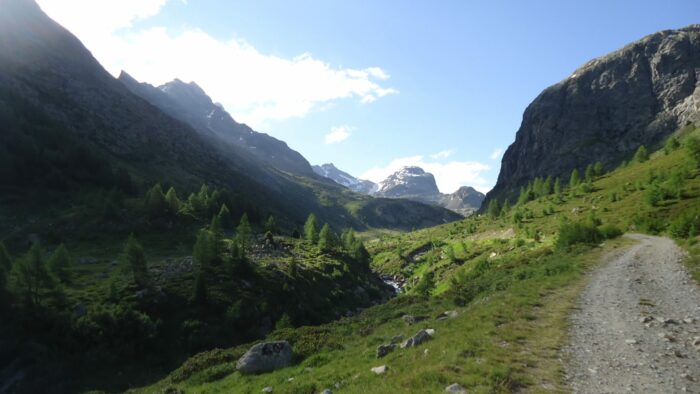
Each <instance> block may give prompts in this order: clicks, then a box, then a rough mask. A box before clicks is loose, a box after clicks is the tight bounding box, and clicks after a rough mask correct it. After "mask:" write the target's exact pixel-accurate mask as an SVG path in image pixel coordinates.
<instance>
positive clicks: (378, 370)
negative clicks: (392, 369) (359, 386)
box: [370, 365, 389, 375]
mask: <svg viewBox="0 0 700 394" xmlns="http://www.w3.org/2000/svg"><path fill="white" fill-rule="evenodd" d="M388 370H389V367H387V366H386V365H380V366H378V367H374V368H372V369H371V370H370V371H372V372H374V373H375V374H377V375H382V374H384V373H385V372H386V371H388Z"/></svg>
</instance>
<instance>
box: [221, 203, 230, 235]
mask: <svg viewBox="0 0 700 394" xmlns="http://www.w3.org/2000/svg"><path fill="white" fill-rule="evenodd" d="M219 223H221V228H222V229H225V230H230V229H231V228H232V227H233V222H232V221H231V211H229V209H228V207H227V206H226V204H221V209H219Z"/></svg>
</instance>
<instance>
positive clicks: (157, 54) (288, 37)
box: [38, 0, 700, 193]
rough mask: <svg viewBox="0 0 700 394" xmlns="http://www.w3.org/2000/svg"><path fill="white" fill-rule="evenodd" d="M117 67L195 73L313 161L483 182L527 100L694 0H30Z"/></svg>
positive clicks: (371, 174) (689, 16)
mask: <svg viewBox="0 0 700 394" xmlns="http://www.w3.org/2000/svg"><path fill="white" fill-rule="evenodd" d="M38 3H39V5H40V6H41V7H42V9H43V10H44V11H45V12H46V13H47V14H48V15H49V16H51V17H52V18H54V19H55V20H57V21H58V22H59V23H61V24H62V25H64V26H65V27H67V28H68V29H69V30H71V31H72V32H73V33H74V34H75V35H77V36H78V38H79V39H81V41H82V42H83V43H84V44H85V45H86V46H87V48H88V49H89V50H91V51H92V53H93V55H94V56H95V57H96V58H97V60H99V61H100V63H101V64H102V65H103V66H104V67H105V68H106V69H107V70H108V71H109V72H110V73H112V74H113V75H115V76H117V75H118V74H119V72H120V71H121V70H125V71H127V72H128V73H129V74H131V75H132V76H133V77H134V78H136V79H137V80H139V81H142V82H148V83H151V84H154V85H159V84H163V83H165V82H167V81H170V80H172V79H174V78H179V79H181V80H183V81H185V82H191V81H194V82H196V83H197V84H198V85H199V86H201V87H202V88H203V89H204V90H205V91H206V92H207V93H208V94H209V95H210V96H211V97H212V99H213V100H214V101H215V102H219V103H221V104H222V105H223V106H224V107H225V108H226V109H227V110H228V112H229V113H231V115H232V116H233V117H234V119H236V120H237V121H239V122H242V123H246V124H248V125H250V126H251V127H253V128H254V129H255V130H257V131H260V132H264V133H267V134H270V135H272V136H274V137H276V138H279V139H281V140H284V141H285V142H287V143H288V144H289V146H290V147H291V148H292V149H295V150H297V151H299V152H300V153H301V154H303V155H304V156H305V157H306V158H307V159H308V160H309V161H310V162H311V163H312V164H322V163H329V162H332V163H334V164H335V165H336V166H337V167H338V168H340V169H342V170H344V171H346V172H349V173H350V174H353V175H355V176H358V177H361V178H364V179H369V180H372V181H375V182H379V181H381V180H383V179H384V178H385V177H386V176H388V175H389V174H391V173H392V172H394V171H396V170H397V169H399V168H400V167H401V166H405V165H417V166H420V167H422V168H423V169H425V170H426V171H428V172H431V173H433V174H434V175H435V178H436V181H437V185H438V187H439V189H440V191H442V192H443V193H451V192H454V191H455V190H456V189H457V188H459V187H460V186H464V185H469V186H473V187H475V188H476V189H477V190H480V191H482V192H486V191H488V190H489V189H490V188H491V187H493V185H494V184H495V182H496V179H497V177H498V171H499V169H500V161H501V157H502V155H503V152H504V151H505V149H506V148H507V147H508V145H509V144H510V143H512V142H513V140H514V138H515V133H516V131H517V130H518V127H519V126H520V122H521V119H522V113H523V111H524V110H525V108H526V107H527V105H528V104H529V103H530V102H531V101H532V100H533V99H534V98H535V97H536V96H537V95H538V94H539V93H540V92H541V91H542V90H543V89H545V88H546V87H547V86H549V85H552V84H554V83H556V82H558V81H560V80H562V79H565V78H567V77H568V76H569V75H571V74H572V73H573V72H574V70H575V69H576V68H577V67H579V66H581V65H583V64H584V63H585V62H587V61H588V60H591V59H593V58H595V57H598V56H602V55H604V54H606V53H608V52H611V51H613V50H616V49H619V48H621V47H622V46H624V45H625V44H627V43H630V42H632V41H634V40H637V39H640V38H642V37H643V36H645V35H647V34H651V33H653V32H656V31H659V30H663V29H673V28H680V27H683V26H687V25H689V24H692V23H700V18H699V17H700V1H697V0H667V1H664V2H658V1H648V0H616V1H611V0H591V1H585V2H583V1H561V0H539V1H529V2H524V1H505V0H488V1H487V0H483V1H479V0H474V1H467V0H454V1H448V0H441V1H428V0H426V1H422V0H416V1H401V0H382V1H376V0H353V1H347V0H346V1H340V0H324V1H319V0H296V1H293V2H292V1H287V0H275V1H273V0H254V1H253V0H248V1H240V0H38Z"/></svg>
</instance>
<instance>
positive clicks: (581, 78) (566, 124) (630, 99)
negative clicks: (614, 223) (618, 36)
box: [487, 25, 700, 199]
mask: <svg viewBox="0 0 700 394" xmlns="http://www.w3.org/2000/svg"><path fill="white" fill-rule="evenodd" d="M699 78H700V25H692V26H688V27H686V28H683V29H678V30H666V31H661V32H658V33H655V34H652V35H650V36H647V37H645V38H643V39H641V40H639V41H637V42H634V43H632V44H629V45H627V46H625V47H624V48H622V49H620V50H618V51H615V52H613V53H611V54H609V55H606V56H603V57H601V58H598V59H595V60H592V61H590V62H588V63H587V64H585V65H584V66H583V67H581V68H579V69H578V70H576V71H574V72H573V74H571V76H569V77H568V78H567V79H565V80H563V81H561V82H559V83H557V84H556V85H554V86H551V87H549V88H547V89H545V90H544V91H543V92H542V93H541V94H540V95H539V96H538V97H537V98H536V99H535V100H534V101H533V102H532V103H531V104H530V105H529V106H528V107H527V109H526V110H525V113H524V115H523V120H522V124H521V126H520V129H519V130H518V132H517V134H516V137H515V142H514V143H513V144H512V145H511V146H510V147H509V148H508V150H507V151H506V153H505V155H504V156H503V160H502V164H501V172H500V174H499V177H498V182H497V184H496V186H495V187H494V189H493V190H492V191H491V192H490V193H489V194H488V197H487V199H491V198H494V197H495V198H503V197H505V196H509V195H513V194H514V193H515V192H516V191H517V189H518V188H519V187H520V186H521V185H523V184H525V183H527V182H528V180H530V179H532V178H534V177H537V176H548V175H552V176H562V177H567V176H568V174H569V173H570V172H571V171H572V170H573V169H574V168H579V169H582V168H583V167H585V166H586V165H588V164H590V163H593V162H597V161H600V162H602V163H603V164H604V165H605V167H606V168H612V167H614V166H616V165H618V164H619V163H620V162H622V161H623V160H627V159H629V158H630V157H631V156H632V155H633V153H634V151H635V150H636V149H637V148H638V147H639V146H640V145H645V146H647V147H648V148H649V147H655V146H656V145H658V144H659V143H661V142H662V141H663V140H664V138H665V137H667V136H668V135H670V134H671V133H673V132H674V131H676V130H678V129H679V127H682V126H684V125H685V124H687V123H697V122H698V121H699V120H700V117H699V113H700V83H699V82H698V80H699Z"/></svg>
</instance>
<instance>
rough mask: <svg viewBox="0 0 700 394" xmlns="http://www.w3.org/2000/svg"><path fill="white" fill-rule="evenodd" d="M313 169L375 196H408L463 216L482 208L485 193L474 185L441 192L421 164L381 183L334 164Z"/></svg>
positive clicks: (358, 190)
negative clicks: (358, 176) (364, 178)
mask: <svg viewBox="0 0 700 394" xmlns="http://www.w3.org/2000/svg"><path fill="white" fill-rule="evenodd" d="M313 169H314V171H315V172H316V173H317V174H318V175H320V176H323V177H326V178H329V179H332V180H333V181H334V182H336V183H338V184H340V185H343V186H345V187H347V188H349V189H351V190H353V191H355V192H358V193H364V194H370V195H373V196H375V197H384V198H390V199H406V200H412V201H418V202H422V203H425V204H430V205H436V206H440V207H443V208H447V209H449V210H450V211H453V212H456V213H458V214H460V215H462V216H468V215H469V214H471V213H472V212H474V211H475V210H477V209H479V207H480V206H481V203H482V201H483V200H484V195H483V194H482V193H480V192H478V191H477V190H475V189H474V188H472V187H469V186H463V187H461V188H459V190H457V191H456V192H454V193H452V194H442V193H440V190H439V189H438V187H437V184H436V183H435V177H434V176H433V174H431V173H429V172H425V171H424V170H423V169H422V168H420V167H403V168H401V169H399V170H398V171H396V172H395V173H393V174H391V175H389V176H388V177H387V178H386V179H385V180H383V181H382V182H380V183H379V184H375V183H374V182H371V181H366V180H362V179H358V178H355V177H354V176H352V175H350V174H348V173H347V172H344V171H341V170H339V169H338V168H336V167H335V166H334V165H333V164H323V165H321V166H313Z"/></svg>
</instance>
